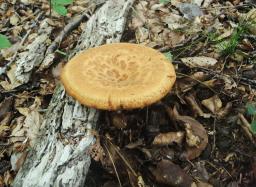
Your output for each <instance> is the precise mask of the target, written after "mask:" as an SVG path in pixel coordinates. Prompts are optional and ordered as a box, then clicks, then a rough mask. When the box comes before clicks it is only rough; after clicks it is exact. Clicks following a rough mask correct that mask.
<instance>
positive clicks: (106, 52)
mask: <svg viewBox="0 0 256 187" xmlns="http://www.w3.org/2000/svg"><path fill="white" fill-rule="evenodd" d="M175 80H176V74H175V70H174V67H173V65H172V64H171V63H170V61H169V60H168V59H167V58H166V57H165V56H164V55H163V54H162V53H160V52H158V51H156V50H154V49H152V48H149V47H145V46H142V45H138V44H129V43H116V44H106V45H102V46H99V47H95V48H91V49H88V50H85V51H83V52H81V53H79V54H78V55H76V56H75V57H74V58H72V59H71V60H70V61H69V62H68V63H67V64H66V65H65V67H64V68H63V70H62V72H61V81H62V83H63V85H64V87H65V90H66V92H67V93H68V94H69V95H71V96H72V97H74V98H75V99H76V100H78V101H79V102H80V103H81V104H84V105H86V106H89V107H93V108H97V109H105V110H117V109H135V108H142V107H144V106H147V105H150V104H152V103H154V102H156V101H159V100H160V99H161V98H162V97H164V96H165V95H166V94H167V93H168V92H169V91H170V89H171V88H172V86H173V84H174V82H175Z"/></svg>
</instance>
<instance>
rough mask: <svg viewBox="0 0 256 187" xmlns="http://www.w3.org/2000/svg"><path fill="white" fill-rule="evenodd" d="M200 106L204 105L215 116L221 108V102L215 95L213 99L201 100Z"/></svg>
mask: <svg viewBox="0 0 256 187" xmlns="http://www.w3.org/2000/svg"><path fill="white" fill-rule="evenodd" d="M202 105H204V106H205V107H206V108H207V109H208V110H210V111H211V112H212V113H213V114H217V112H218V111H219V110H220V109H221V108H222V101H221V100H220V98H219V97H218V95H215V96H213V97H210V98H208V99H205V100H203V101H202Z"/></svg>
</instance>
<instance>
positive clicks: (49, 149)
mask: <svg viewBox="0 0 256 187" xmlns="http://www.w3.org/2000/svg"><path fill="white" fill-rule="evenodd" d="M133 2H134V0H109V1H107V2H105V3H104V4H103V5H102V7H101V8H99V10H98V11H97V12H96V13H95V14H94V15H92V16H91V17H90V19H89V20H88V22H87V24H86V26H85V29H84V32H83V33H82V35H81V37H80V39H79V42H78V45H77V46H76V48H75V50H74V51H73V53H72V55H71V57H72V56H74V55H75V54H77V53H79V52H80V51H81V50H84V49H88V48H91V47H94V46H98V45H102V44H104V43H112V42H119V41H120V39H121V36H122V33H123V31H124V28H125V24H126V17H127V14H128V12H129V10H130V8H131V6H132V4H133ZM98 117H99V111H98V110H96V109H92V108H87V107H85V106H81V105H80V104H79V103H78V102H76V101H75V100H73V99H72V98H71V97H69V96H68V95H66V94H65V90H64V88H63V86H62V85H59V86H57V88H56V90H55V93H54V95H53V98H52V100H51V103H50V105H49V107H48V109H47V113H46V115H45V120H44V122H43V124H42V126H41V128H40V134H41V136H40V138H39V139H38V141H37V144H36V146H34V147H33V148H32V149H31V150H30V151H29V152H28V155H27V158H26V161H25V162H24V164H23V166H22V167H21V169H20V170H19V172H18V174H17V176H16V178H15V180H14V183H13V186H17V187H18V186H24V187H30V186H36V187H39V186H44V187H47V186H75V187H77V186H78V187H79V186H85V179H86V174H87V172H88V169H89V166H90V162H91V159H90V155H89V150H90V146H91V145H92V144H93V143H94V142H95V139H94V137H93V135H92V134H91V130H96V124H97V121H98Z"/></svg>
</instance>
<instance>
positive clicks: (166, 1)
mask: <svg viewBox="0 0 256 187" xmlns="http://www.w3.org/2000/svg"><path fill="white" fill-rule="evenodd" d="M170 1H171V0H159V3H163V4H166V3H169V2H170Z"/></svg>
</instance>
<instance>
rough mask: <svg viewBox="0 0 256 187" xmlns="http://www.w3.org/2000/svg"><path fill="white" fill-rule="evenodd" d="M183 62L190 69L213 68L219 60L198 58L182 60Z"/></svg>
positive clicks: (204, 57)
mask: <svg viewBox="0 0 256 187" xmlns="http://www.w3.org/2000/svg"><path fill="white" fill-rule="evenodd" d="M181 61H182V62H183V63H184V64H186V65H187V66H189V67H191V68H192V67H197V66H200V67H211V66H214V65H215V64H216V63H217V60H216V59H214V58H211V57H206V56H198V57H187V58H181Z"/></svg>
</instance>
